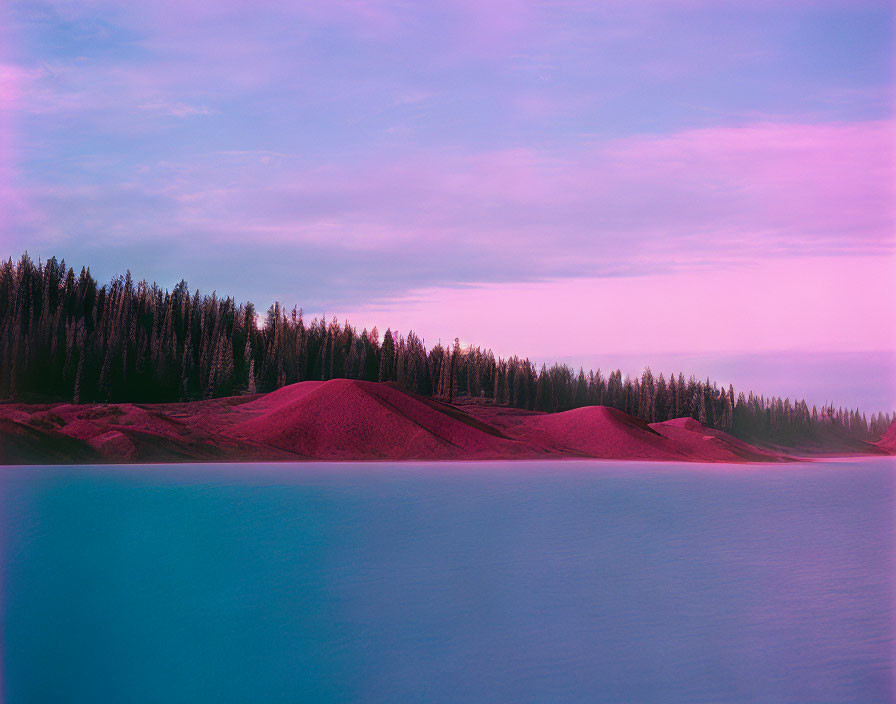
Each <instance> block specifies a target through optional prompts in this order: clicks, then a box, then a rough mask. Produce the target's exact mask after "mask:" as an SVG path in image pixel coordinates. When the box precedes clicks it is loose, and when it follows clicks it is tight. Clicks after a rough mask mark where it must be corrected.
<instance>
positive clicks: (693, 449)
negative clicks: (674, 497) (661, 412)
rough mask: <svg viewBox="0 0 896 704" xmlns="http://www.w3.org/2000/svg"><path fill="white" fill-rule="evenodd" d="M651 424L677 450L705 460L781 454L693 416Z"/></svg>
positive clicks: (763, 458) (753, 459) (766, 457)
mask: <svg viewBox="0 0 896 704" xmlns="http://www.w3.org/2000/svg"><path fill="white" fill-rule="evenodd" d="M650 428H651V429H652V430H654V431H656V432H657V433H659V434H660V435H662V436H663V437H665V438H668V439H669V440H672V441H673V442H674V443H675V444H676V445H677V446H678V448H679V450H680V451H683V452H684V453H686V454H687V455H688V456H689V457H691V458H693V459H701V460H704V461H707V462H743V461H749V462H777V461H780V460H781V459H782V457H781V456H780V455H777V454H774V453H772V452H769V451H768V450H762V449H760V448H758V447H755V446H753V445H750V444H749V443H745V442H743V441H742V440H738V439H737V438H735V437H733V436H731V435H729V434H728V433H725V432H722V431H721V430H715V429H713V428H707V427H706V426H705V425H703V424H702V423H700V422H698V421H696V420H694V419H693V418H675V419H673V420H667V421H664V422H662V423H652V424H651V425H650Z"/></svg>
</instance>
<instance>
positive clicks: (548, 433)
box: [516, 406, 688, 460]
mask: <svg viewBox="0 0 896 704" xmlns="http://www.w3.org/2000/svg"><path fill="white" fill-rule="evenodd" d="M516 428H517V432H518V433H519V436H521V437H527V438H528V439H529V440H530V441H532V442H536V443H538V444H539V445H541V446H543V447H549V448H551V449H553V450H555V451H558V452H562V453H564V454H573V455H580V456H583V457H599V458H604V459H650V460H684V459H688V458H687V457H686V455H685V453H683V452H681V451H680V449H679V448H678V447H677V446H676V444H675V443H674V442H672V441H671V440H669V439H667V438H665V437H663V436H662V435H660V434H659V433H657V432H655V431H654V430H652V429H651V428H650V426H648V425H647V424H646V423H644V422H643V421H640V420H638V419H637V418H633V417H632V416H630V415H628V414H626V413H623V412H622V411H618V410H616V409H615V408H608V407H606V406H586V407H584V408H576V409H574V410H571V411H565V412H563V413H552V414H537V415H536V414H533V415H528V416H525V417H524V418H523V419H521V421H520V423H519V424H518V425H517V426H516Z"/></svg>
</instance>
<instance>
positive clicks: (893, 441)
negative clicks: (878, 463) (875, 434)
mask: <svg viewBox="0 0 896 704" xmlns="http://www.w3.org/2000/svg"><path fill="white" fill-rule="evenodd" d="M874 444H875V445H877V446H878V447H879V448H881V449H882V450H886V451H887V452H890V453H892V454H896V421H893V422H892V423H890V427H889V428H887V432H885V433H884V434H883V436H882V437H881V439H880V440H878V441H877V442H876V443H874Z"/></svg>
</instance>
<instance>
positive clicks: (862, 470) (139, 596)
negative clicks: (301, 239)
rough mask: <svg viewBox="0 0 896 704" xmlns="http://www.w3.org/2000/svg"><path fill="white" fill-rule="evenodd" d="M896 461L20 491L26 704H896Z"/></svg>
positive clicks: (7, 487) (10, 530)
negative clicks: (445, 703) (363, 702)
mask: <svg viewBox="0 0 896 704" xmlns="http://www.w3.org/2000/svg"><path fill="white" fill-rule="evenodd" d="M894 500H896V464H894V463H893V462H892V461H889V460H874V461H861V462H833V463H817V464H812V465H796V466H786V467H781V466H777V467H769V466H746V467H745V466H710V465H676V464H639V463H616V462H547V463H542V462H539V463H477V464H403V465H388V464H376V465H374V464H363V465H351V464H344V465H335V464H329V465H308V464H305V465H282V464H281V465H193V466H143V467H75V468H58V467H31V468H0V511H2V514H0V530H2V538H0V549H2V568H3V572H2V582H0V584H2V593H0V598H2V629H3V630H2V645H0V647H2V648H3V653H2V655H3V661H2V662H3V671H2V688H3V691H2V694H3V701H4V702H5V703H6V704H18V703H20V702H28V703H31V702H135V703H142V702H240V703H242V702H343V701H344V702H354V701H370V702H417V701H419V702H664V703H665V702H670V703H676V702H688V703H692V702H815V703H820V702H861V703H863V704H865V703H868V704H870V703H874V702H892V701H894V698H896V685H894V670H896V666H894V662H896V648H894V592H896V576H894V566H896V564H894V563H896V523H894V509H896V503H894Z"/></svg>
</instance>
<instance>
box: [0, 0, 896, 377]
mask: <svg viewBox="0 0 896 704" xmlns="http://www.w3.org/2000/svg"><path fill="white" fill-rule="evenodd" d="M0 15H2V16H0V245H2V250H3V251H2V252H0V254H2V256H4V257H6V256H13V257H17V256H20V255H21V253H22V252H24V251H25V250H27V251H29V252H30V254H31V255H32V256H34V257H35V258H43V259H46V258H47V257H49V256H56V257H59V258H65V260H66V262H67V263H68V264H70V265H73V266H75V267H76V268H79V267H80V266H82V265H86V266H90V267H91V269H92V271H93V273H94V274H95V275H96V276H97V277H98V278H99V279H100V280H103V281H108V280H109V278H111V277H113V276H116V275H118V274H121V273H122V272H124V271H126V270H128V269H130V270H131V271H132V273H133V275H134V276H135V277H136V278H137V279H138V280H139V279H142V278H146V279H147V280H149V281H153V280H155V281H158V282H159V284H161V285H162V286H166V287H169V288H170V287H172V286H174V285H176V284H177V282H178V281H180V280H181V279H182V278H183V279H186V280H187V281H188V282H189V284H190V285H191V286H192V287H193V288H199V289H201V290H202V291H204V292H211V291H213V290H215V291H217V292H218V294H219V295H230V296H233V297H235V298H236V299H237V300H240V301H245V300H251V301H253V302H254V303H255V304H256V306H257V307H258V309H259V310H265V309H266V308H267V306H268V305H269V304H271V303H272V302H273V301H275V300H279V301H281V302H284V303H285V304H286V305H288V306H290V307H291V306H292V305H293V304H296V305H298V306H301V307H303V308H304V310H305V311H306V312H307V313H309V314H311V315H314V314H315V313H322V312H326V313H328V314H333V313H338V314H339V316H340V317H345V316H346V315H348V316H349V317H351V319H352V322H355V323H357V324H359V325H368V326H371V325H373V324H376V325H377V326H378V327H379V328H380V330H384V329H385V327H386V326H389V325H391V326H392V327H397V328H399V329H400V330H402V331H407V330H408V329H410V328H415V329H416V330H417V332H419V333H420V334H422V335H424V336H425V337H426V339H427V340H428V341H429V342H433V341H434V340H437V339H439V338H442V339H443V340H452V339H453V338H454V337H455V336H460V337H462V339H463V340H464V341H468V342H472V343H475V344H478V345H483V346H491V347H492V348H494V349H495V351H496V352H498V353H500V354H505V355H506V354H520V355H523V356H529V357H530V358H533V359H546V360H550V359H569V358H571V357H574V356H576V355H587V356H590V357H592V358H593V356H594V355H599V354H611V353H612V354H625V353H632V354H643V356H644V358H645V361H646V360H647V359H649V358H650V357H651V356H653V355H657V354H671V353H676V354H677V353H681V354H695V355H697V354H702V355H707V354H718V355H722V354H750V353H752V352H757V353H759V352H772V351H774V350H785V349H786V350H795V349H798V350H806V351H812V352H819V351H825V352H829V353H831V354H839V353H851V352H873V351H876V350H877V351H879V350H896V343H894V334H893V319H894V317H896V314H894V301H896V295H894V290H893V281H894V278H896V275H894V272H893V266H892V256H893V252H894V234H896V123H894V114H896V113H894V110H893V88H894V82H893V70H894V56H896V53H894V34H893V31H892V28H893V21H894V6H893V3H892V2H891V1H890V0H800V1H798V2H783V3H781V2H772V0H726V2H712V1H710V0H632V1H626V0H610V1H609V2H587V1H585V0H558V1H556V2H548V3H544V2H534V1H530V0H499V1H498V2H475V1H473V0H449V1H448V2H444V3H413V2H405V1H404V0H333V1H332V2H300V3H296V2H291V1H289V0H264V2H260V3H257V2H250V1H249V0H221V1H219V2H212V1H211V0H196V1H195V2H193V1H189V2H179V1H176V0H165V2H153V3H140V2H123V1H122V0H44V1H42V2H40V3H27V2H24V3H14V4H12V5H10V4H9V3H7V4H5V5H4V4H2V3H0ZM694 371H695V372H699V370H697V369H695V370H694ZM850 374H852V372H850ZM865 376H866V377H867V378H868V379H869V380H870V381H874V379H875V378H877V377H879V375H877V374H876V373H873V372H871V371H869V372H868V373H867V374H866V375H865ZM870 381H869V383H870ZM875 383H876V382H875Z"/></svg>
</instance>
